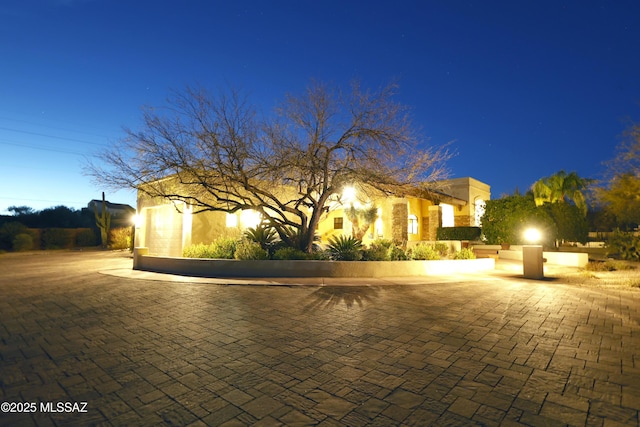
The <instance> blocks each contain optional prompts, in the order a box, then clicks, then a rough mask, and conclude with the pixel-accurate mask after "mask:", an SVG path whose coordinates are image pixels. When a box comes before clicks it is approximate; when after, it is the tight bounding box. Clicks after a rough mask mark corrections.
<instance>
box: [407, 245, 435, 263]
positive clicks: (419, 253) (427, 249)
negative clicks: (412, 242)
mask: <svg viewBox="0 0 640 427" xmlns="http://www.w3.org/2000/svg"><path fill="white" fill-rule="evenodd" d="M411 257H412V258H413V259H415V260H436V259H440V258H441V257H440V252H438V251H437V250H436V249H435V247H434V246H433V245H428V244H426V243H420V244H418V245H417V246H415V247H414V248H413V251H412V252H411Z"/></svg>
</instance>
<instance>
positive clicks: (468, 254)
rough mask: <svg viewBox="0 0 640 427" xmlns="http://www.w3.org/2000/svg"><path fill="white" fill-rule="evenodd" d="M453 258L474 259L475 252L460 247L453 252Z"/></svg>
mask: <svg viewBox="0 0 640 427" xmlns="http://www.w3.org/2000/svg"><path fill="white" fill-rule="evenodd" d="M453 259H476V254H475V253H473V250H471V249H469V248H462V249H460V250H459V251H458V252H456V253H455V254H453Z"/></svg>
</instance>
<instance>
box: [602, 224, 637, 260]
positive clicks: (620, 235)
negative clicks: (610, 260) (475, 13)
mask: <svg viewBox="0 0 640 427" xmlns="http://www.w3.org/2000/svg"><path fill="white" fill-rule="evenodd" d="M607 248H609V249H610V250H611V251H610V252H612V253H617V254H618V255H619V256H620V258H622V259H628V260H634V261H638V260H640V236H636V235H635V234H634V233H631V232H626V231H620V230H619V229H617V230H615V231H614V232H613V233H612V234H611V236H610V237H609V241H608V242H607Z"/></svg>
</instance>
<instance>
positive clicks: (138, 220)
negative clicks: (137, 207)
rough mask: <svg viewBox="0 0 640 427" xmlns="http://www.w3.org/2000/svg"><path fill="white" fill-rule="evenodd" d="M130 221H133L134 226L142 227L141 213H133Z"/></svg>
mask: <svg viewBox="0 0 640 427" xmlns="http://www.w3.org/2000/svg"><path fill="white" fill-rule="evenodd" d="M131 222H132V223H133V225H134V226H135V227H136V228H140V227H142V215H140V214H134V215H133V216H132V217H131Z"/></svg>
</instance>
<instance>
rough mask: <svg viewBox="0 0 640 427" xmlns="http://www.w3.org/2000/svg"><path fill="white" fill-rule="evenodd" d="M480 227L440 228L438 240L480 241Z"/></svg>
mask: <svg viewBox="0 0 640 427" xmlns="http://www.w3.org/2000/svg"><path fill="white" fill-rule="evenodd" d="M481 234H482V229H481V228H480V227H439V228H438V231H437V239H438V240H480V235H481Z"/></svg>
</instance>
